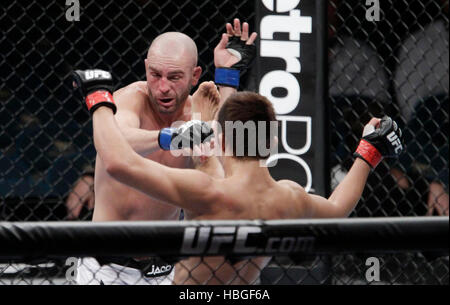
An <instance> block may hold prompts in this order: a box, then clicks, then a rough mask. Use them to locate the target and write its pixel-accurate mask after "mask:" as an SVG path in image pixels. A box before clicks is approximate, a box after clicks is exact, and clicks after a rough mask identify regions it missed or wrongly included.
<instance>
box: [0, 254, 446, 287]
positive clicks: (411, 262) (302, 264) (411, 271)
mask: <svg viewBox="0 0 450 305" xmlns="http://www.w3.org/2000/svg"><path fill="white" fill-rule="evenodd" d="M374 261H376V264H377V265H376V266H379V273H378V274H377V272H376V271H372V270H371V269H370V268H371V267H373V266H375V265H374V264H373V262H374ZM72 262H78V259H76V258H67V259H58V260H42V261H35V262H21V263H3V264H2V263H0V275H1V276H0V285H10V284H14V285H75V284H77V281H76V279H77V277H76V276H77V274H76V271H75V270H76V269H75V268H74V267H73V266H74V264H72ZM86 262H87V261H86V260H83V264H89V267H90V268H92V264H94V266H97V269H95V268H94V269H90V270H91V271H89V272H87V273H84V274H83V277H84V278H83V280H84V281H83V282H82V283H83V284H85V285H94V284H96V285H99V284H102V283H103V284H105V285H109V284H115V285H120V284H147V283H150V284H159V285H162V284H172V283H173V284H176V285H198V284H215V285H229V284H238V285H324V284H325V285H424V284H426V285H448V283H449V277H448V275H449V272H448V256H447V258H445V257H443V256H440V257H437V256H434V257H432V256H428V255H425V256H424V255H423V253H421V252H410V253H407V252H405V253H401V254H385V253H384V254H373V255H368V254H364V255H362V254H360V255H355V254H346V255H333V256H310V257H307V256H302V257H295V256H294V257H287V256H277V257H274V258H273V259H272V260H271V261H270V263H269V264H268V265H267V266H265V268H264V269H263V270H262V271H261V270H259V269H258V267H257V266H256V265H255V264H254V263H253V262H252V261H246V262H243V263H240V264H237V265H233V266H232V268H230V272H229V273H230V274H231V276H229V277H227V278H226V280H225V278H224V276H223V275H221V274H220V273H219V271H220V270H221V269H224V268H225V267H224V266H225V263H224V261H223V260H222V263H220V264H218V265H217V264H214V265H212V264H211V263H207V262H204V261H203V258H201V259H199V261H198V263H197V264H196V265H195V267H190V266H189V267H187V266H185V265H183V263H182V262H181V263H179V264H177V265H175V274H176V272H177V270H178V271H180V272H179V273H181V274H182V275H181V276H178V277H177V276H175V277H174V274H172V275H165V276H161V277H158V278H157V279H155V278H154V277H151V276H146V274H147V273H148V272H151V271H152V270H155V267H153V265H151V264H147V265H145V263H143V264H141V265H142V271H137V270H136V269H135V266H134V265H135V261H133V262H132V260H128V263H124V264H122V265H113V267H111V265H102V266H99V265H97V263H96V261H95V260H94V261H92V259H91V260H90V261H89V262H88V263H86ZM227 268H229V266H228V265H227ZM200 269H207V270H208V275H207V276H203V275H202V274H200V273H199V272H198V270H200ZM248 269H255V271H257V273H259V271H261V272H260V274H259V276H257V277H256V278H252V279H247V278H246V277H244V276H242V273H243V272H244V271H247V270H248ZM373 270H375V269H373ZM130 271H131V272H139V275H138V276H137V277H132V280H130V281H128V282H127V281H126V280H127V276H128V277H129V276H130ZM105 278H106V279H108V280H107V281H106V280H105ZM177 278H178V281H177ZM102 279H103V280H102ZM174 280H175V281H174ZM100 281H102V283H101V282H100Z"/></svg>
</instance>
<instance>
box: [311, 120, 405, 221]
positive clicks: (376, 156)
mask: <svg viewBox="0 0 450 305" xmlns="http://www.w3.org/2000/svg"><path fill="white" fill-rule="evenodd" d="M401 136H402V132H401V130H400V128H399V127H398V126H397V123H396V122H395V121H393V120H392V119H391V118H390V117H387V116H386V117H384V118H382V119H378V118H372V119H371V120H370V122H369V123H368V124H367V125H366V126H365V128H364V131H363V135H362V139H361V142H360V144H359V146H358V148H357V149H356V152H355V154H354V155H355V157H356V160H355V162H354V163H353V166H352V168H351V169H350V171H349V172H348V174H347V175H346V176H345V178H344V180H342V182H341V183H340V184H339V185H338V186H337V187H336V189H335V190H334V191H333V193H332V194H331V196H330V197H329V198H328V199H326V198H323V197H321V196H317V195H311V194H305V195H304V196H302V197H303V198H302V201H303V203H304V204H303V208H304V211H305V217H309V218H322V217H323V218H330V217H334V218H337V217H348V216H349V215H350V213H351V212H352V211H353V209H354V208H355V207H356V205H357V204H358V201H359V199H360V198H361V195H362V193H363V191H364V187H365V185H366V181H367V177H368V176H369V173H370V171H371V169H374V168H375V167H376V166H377V165H378V164H379V162H380V161H381V160H382V159H383V158H385V157H397V156H398V155H399V154H400V153H401V152H402V150H403V146H402V144H401V140H400V139H401Z"/></svg>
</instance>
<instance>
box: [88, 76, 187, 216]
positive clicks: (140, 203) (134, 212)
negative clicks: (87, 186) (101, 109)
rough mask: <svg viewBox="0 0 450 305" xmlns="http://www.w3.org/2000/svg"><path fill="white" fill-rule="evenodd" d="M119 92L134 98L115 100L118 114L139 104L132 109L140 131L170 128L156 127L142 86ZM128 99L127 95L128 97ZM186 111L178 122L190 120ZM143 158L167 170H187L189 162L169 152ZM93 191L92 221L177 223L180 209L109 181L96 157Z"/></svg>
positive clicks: (116, 182) (144, 85)
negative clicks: (172, 168) (126, 91)
mask: <svg viewBox="0 0 450 305" xmlns="http://www.w3.org/2000/svg"><path fill="white" fill-rule="evenodd" d="M121 90H129V91H130V90H131V91H132V94H131V95H132V96H135V99H128V98H127V100H126V101H124V100H117V99H116V102H117V106H118V109H119V110H118V111H120V107H124V106H123V105H124V103H141V105H137V107H135V109H140V112H141V113H139V117H140V126H139V128H140V129H145V130H160V129H161V128H163V127H169V126H161V125H160V124H158V122H157V120H155V114H154V113H153V111H152V110H151V108H150V107H148V105H145V103H148V98H147V96H148V95H147V94H148V93H147V87H146V83H145V82H136V83H133V84H131V85H129V86H128V87H125V88H123V89H121ZM134 92H135V94H134ZM128 93H129V92H128ZM115 94H116V93H115ZM133 94H134V95H133ZM129 95H130V94H127V97H129ZM115 98H116V97H115ZM189 107H190V106H189V104H187V105H186V107H185V108H186V109H185V113H186V115H185V116H184V117H181V118H180V119H179V120H185V121H187V120H189V116H188V114H187V113H188V112H189V111H188V110H189ZM145 157H146V158H148V159H151V160H153V161H156V162H158V163H160V164H163V165H166V166H169V167H174V168H186V167H188V166H189V158H187V157H174V156H173V155H172V154H171V152H169V151H162V150H158V151H156V152H153V153H152V154H149V155H147V156H145ZM94 187H95V209H94V216H93V221H119V220H177V219H178V218H179V214H180V209H179V208H178V207H176V206H173V205H170V204H168V203H166V202H162V201H160V200H156V199H154V198H151V197H149V196H148V195H146V194H144V193H141V192H140V191H137V190H135V189H133V188H130V187H128V186H126V185H124V184H122V183H120V182H118V181H116V180H115V179H113V178H111V177H110V176H109V175H108V173H107V172H106V171H105V167H104V165H103V163H102V160H101V158H100V157H99V156H98V155H97V159H96V166H95V184H94Z"/></svg>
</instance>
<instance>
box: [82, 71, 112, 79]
mask: <svg viewBox="0 0 450 305" xmlns="http://www.w3.org/2000/svg"><path fill="white" fill-rule="evenodd" d="M84 76H85V77H86V80H91V79H94V78H111V73H109V72H106V71H102V70H87V71H86V73H85V74H84Z"/></svg>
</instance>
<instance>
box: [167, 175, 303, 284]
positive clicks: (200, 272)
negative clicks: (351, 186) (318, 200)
mask: <svg viewBox="0 0 450 305" xmlns="http://www.w3.org/2000/svg"><path fill="white" fill-rule="evenodd" d="M258 182H259V181H258V179H257V178H255V177H253V178H252V177H242V178H237V177H232V178H228V179H224V180H222V181H221V182H220V184H221V185H220V188H221V189H223V190H226V191H224V193H223V196H221V197H222V198H218V200H217V203H216V204H217V208H216V209H214V211H213V212H212V213H211V214H210V215H198V214H193V213H190V212H189V211H186V215H187V217H188V219H189V218H190V219H195V220H206V219H208V220H213V219H236V220H237V219H266V220H267V219H288V218H300V217H302V216H304V215H302V209H301V208H299V205H298V204H294V201H298V200H299V196H301V192H300V193H299V192H298V190H296V189H295V188H294V189H293V188H291V186H290V185H289V184H290V183H285V182H284V181H283V182H275V181H273V182H270V180H269V182H268V181H267V180H265V181H264V183H261V184H260V183H258ZM270 260H271V257H261V256H260V257H254V258H251V259H243V260H241V261H237V262H234V261H230V260H227V259H225V258H224V257H222V256H215V257H190V258H189V259H186V260H183V261H181V262H180V263H178V264H177V266H176V269H175V270H176V274H175V280H174V283H175V284H190V285H196V284H209V285H221V284H232V285H245V284H255V283H256V282H257V280H258V278H259V275H260V272H261V270H262V269H263V268H264V267H265V266H266V265H267V264H268V263H269V261H270ZM212 270H213V272H212Z"/></svg>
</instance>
